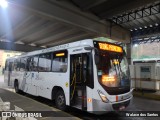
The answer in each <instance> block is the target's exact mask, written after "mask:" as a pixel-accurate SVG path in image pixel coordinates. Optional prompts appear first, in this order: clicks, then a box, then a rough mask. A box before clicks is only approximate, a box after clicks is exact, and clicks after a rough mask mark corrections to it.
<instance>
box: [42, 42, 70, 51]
mask: <svg viewBox="0 0 160 120" xmlns="http://www.w3.org/2000/svg"><path fill="white" fill-rule="evenodd" d="M68 47H69V44H64V45H59V46H56V47H51V48H48V49H44V50H42V52H43V53H44V52H51V51H56V50H59V49H66V48H68Z"/></svg>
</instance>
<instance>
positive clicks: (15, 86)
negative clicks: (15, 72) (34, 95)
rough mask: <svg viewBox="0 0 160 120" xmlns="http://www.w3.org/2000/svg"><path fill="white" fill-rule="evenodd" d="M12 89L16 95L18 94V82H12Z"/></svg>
mask: <svg viewBox="0 0 160 120" xmlns="http://www.w3.org/2000/svg"><path fill="white" fill-rule="evenodd" d="M14 89H15V92H16V93H19V85H18V81H15V82H14Z"/></svg>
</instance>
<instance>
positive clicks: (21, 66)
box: [19, 58, 26, 71]
mask: <svg viewBox="0 0 160 120" xmlns="http://www.w3.org/2000/svg"><path fill="white" fill-rule="evenodd" d="M19 67H20V71H25V68H26V58H21V60H20V65H19Z"/></svg>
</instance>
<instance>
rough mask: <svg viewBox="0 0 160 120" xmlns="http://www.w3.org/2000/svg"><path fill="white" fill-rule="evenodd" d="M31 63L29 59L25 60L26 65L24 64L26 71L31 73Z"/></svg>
mask: <svg viewBox="0 0 160 120" xmlns="http://www.w3.org/2000/svg"><path fill="white" fill-rule="evenodd" d="M31 61H32V58H31V57H29V58H27V63H26V70H27V71H31V65H30V64H31Z"/></svg>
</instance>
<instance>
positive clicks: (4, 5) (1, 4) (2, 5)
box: [0, 0, 8, 8]
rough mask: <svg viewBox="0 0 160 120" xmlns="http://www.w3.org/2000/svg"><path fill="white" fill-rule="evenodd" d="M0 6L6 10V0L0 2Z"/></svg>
mask: <svg viewBox="0 0 160 120" xmlns="http://www.w3.org/2000/svg"><path fill="white" fill-rule="evenodd" d="M0 6H1V7H3V8H7V7H8V2H7V1H6V0H0Z"/></svg>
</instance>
